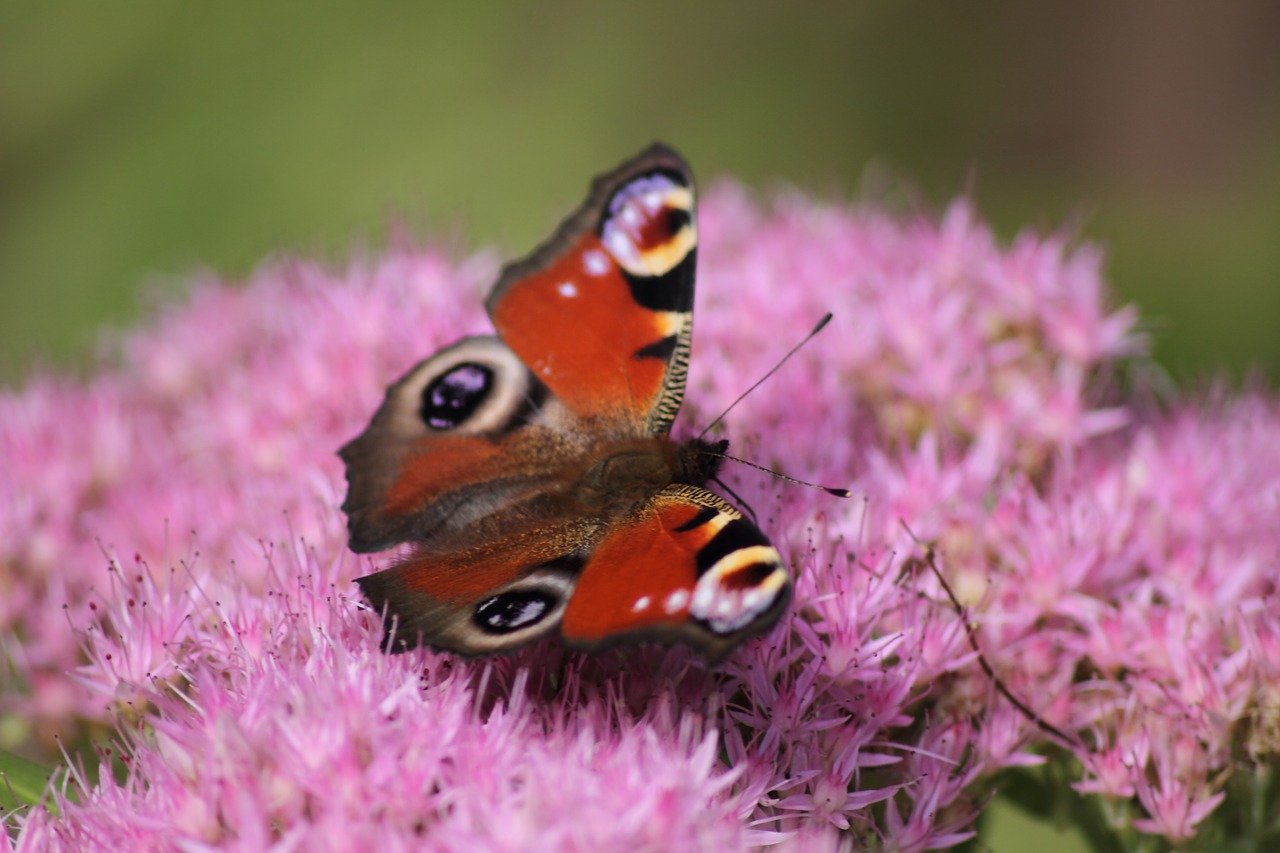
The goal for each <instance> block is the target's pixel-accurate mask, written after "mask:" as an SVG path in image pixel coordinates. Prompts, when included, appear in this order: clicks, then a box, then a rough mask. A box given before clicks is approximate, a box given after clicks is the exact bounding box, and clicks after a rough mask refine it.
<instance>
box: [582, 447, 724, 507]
mask: <svg viewBox="0 0 1280 853" xmlns="http://www.w3.org/2000/svg"><path fill="white" fill-rule="evenodd" d="M725 444H727V442H719V443H716V444H712V443H710V442H706V441H703V440H701V439H696V438H695V439H690V440H689V441H685V442H678V441H672V440H671V439H669V438H656V437H654V438H632V439H625V440H621V441H614V442H610V443H608V444H606V445H603V446H597V447H596V448H594V450H593V452H592V453H591V459H592V461H591V462H590V464H589V465H588V467H587V469H586V471H585V472H584V473H583V474H582V476H581V477H580V478H578V480H577V485H576V487H575V488H574V490H573V497H574V500H575V501H576V502H577V503H578V504H579V505H580V506H581V507H582V508H583V509H584V510H585V511H587V512H588V513H593V514H595V513H599V514H602V515H615V514H618V513H622V512H626V511H628V510H630V509H631V508H632V507H634V506H636V505H638V504H641V503H643V502H644V501H646V500H648V499H649V498H650V497H652V496H653V495H654V494H656V493H657V492H659V491H661V490H662V489H664V488H666V487H667V486H670V485H673V484H680V485H689V486H701V485H702V484H703V483H706V482H707V481H708V480H710V479H711V478H712V477H714V476H715V475H716V472H717V471H718V470H719V469H720V464H721V463H722V461H723V458H722V457H721V455H720V454H721V453H722V452H723V450H724V445H725Z"/></svg>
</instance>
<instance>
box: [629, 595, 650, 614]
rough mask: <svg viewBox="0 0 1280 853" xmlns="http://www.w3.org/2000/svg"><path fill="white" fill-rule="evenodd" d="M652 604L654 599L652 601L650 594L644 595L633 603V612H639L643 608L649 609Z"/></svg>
mask: <svg viewBox="0 0 1280 853" xmlns="http://www.w3.org/2000/svg"><path fill="white" fill-rule="evenodd" d="M650 604H652V601H650V599H649V596H647V595H642V596H640V597H639V598H637V599H636V603H635V604H633V605H631V612H632V613H639V612H640V611H642V610H648V609H649V605H650Z"/></svg>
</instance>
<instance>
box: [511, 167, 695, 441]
mask: <svg viewBox="0 0 1280 853" xmlns="http://www.w3.org/2000/svg"><path fill="white" fill-rule="evenodd" d="M696 254H697V226H696V223H695V218H694V197H693V178H692V177H691V175H690V173H689V169H688V166H686V165H685V162H684V161H683V160H682V159H681V158H680V156H679V155H678V154H676V153H675V152H674V151H672V150H671V149H669V148H666V147H664V146H661V145H654V146H653V147H651V148H649V149H648V150H647V151H645V152H643V153H642V154H640V155H639V156H638V157H636V158H634V159H632V160H630V161H628V162H627V163H624V164H623V165H622V166H620V167H618V168H617V169H616V170H614V171H613V172H610V173H609V174H606V175H602V176H600V177H598V178H597V179H596V180H595V182H594V183H593V184H592V187H591V192H590V195H589V196H588V197H587V200H586V202H585V203H584V204H583V205H582V207H581V208H579V210H578V211H577V212H576V213H575V214H573V215H572V216H570V217H569V218H568V219H566V220H565V221H564V222H563V223H562V224H561V225H560V227H559V229H558V230H557V231H556V233H555V235H554V236H552V238H551V239H550V240H549V241H547V242H546V243H545V244H544V245H543V246H541V247H540V248H539V249H537V250H536V251H534V252H533V254H531V255H530V256H529V257H527V258H525V259H524V260H522V261H519V262H516V263H514V264H511V265H510V266H508V267H506V268H505V269H504V270H503V273H502V277H501V278H500V279H499V281H498V283H497V284H496V285H495V286H494V288H493V291H492V292H491V293H490V294H489V298H488V301H487V303H486V304H487V307H488V310H489V316H490V317H491V318H492V319H493V324H494V328H496V329H497V331H498V334H499V336H500V337H501V338H502V339H503V341H505V342H506V344H507V345H508V346H509V347H511V349H512V351H513V352H515V354H516V355H517V356H519V357H520V359H521V360H522V361H523V362H524V363H525V364H526V365H528V366H529V368H530V370H532V372H533V374H534V375H535V376H536V377H537V378H538V380H539V381H541V382H542V383H544V384H545V385H546V386H547V387H548V388H550V389H551V391H552V392H553V393H554V394H555V395H556V396H557V397H558V398H559V399H560V400H561V401H562V402H563V403H564V404H565V406H567V407H568V408H569V409H570V410H571V411H573V412H574V413H575V414H576V415H578V416H579V417H581V418H599V419H605V420H609V421H612V422H614V423H621V424H625V425H628V426H630V427H632V428H633V430H634V432H635V433H636V434H640V435H657V436H664V435H666V434H667V431H668V430H669V429H670V426H671V421H672V420H673V419H674V418H675V415H676V412H677V411H678V410H679V408H680V402H681V399H682V398H683V396H684V385H685V376H686V373H687V369H688V363H689V342H690V337H691V334H692V328H693V313H692V312H693V286H694V266H695V260H696Z"/></svg>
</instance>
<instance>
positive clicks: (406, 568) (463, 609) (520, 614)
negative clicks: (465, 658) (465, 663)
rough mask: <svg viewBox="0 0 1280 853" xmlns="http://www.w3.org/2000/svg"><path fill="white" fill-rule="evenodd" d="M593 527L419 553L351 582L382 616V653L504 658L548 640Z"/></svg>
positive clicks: (564, 524)
mask: <svg viewBox="0 0 1280 853" xmlns="http://www.w3.org/2000/svg"><path fill="white" fill-rule="evenodd" d="M600 531H601V527H600V526H599V525H597V524H594V523H592V522H590V521H588V520H582V519H577V520H574V519H570V520H565V521H561V522H555V523H552V524H550V525H548V526H545V527H533V528H528V529H524V530H517V531H516V532H515V533H514V534H513V533H511V532H510V531H509V530H508V531H507V533H506V536H505V537H502V538H494V539H491V540H489V541H487V542H483V543H480V544H477V545H475V546H474V547H471V548H468V549H466V550H463V551H457V552H449V553H420V554H418V555H416V556H414V557H411V558H410V559H408V560H406V561H404V562H402V563H400V564H399V565H395V566H392V567H391V568H389V569H385V570H383V571H381V572H378V573H376V574H372V575H367V576H365V577H362V578H358V579H357V580H356V583H357V584H359V585H360V590H361V592H363V593H364V596H365V598H366V599H367V600H368V601H369V603H370V604H371V605H372V606H373V608H374V609H375V610H377V611H378V612H379V613H381V614H384V615H385V617H386V618H385V620H384V623H383V624H384V628H385V635H384V638H383V647H384V648H385V649H386V650H387V651H391V652H397V651H404V650H406V649H411V648H414V647H416V646H418V645H421V644H426V645H429V646H433V647H435V648H439V649H446V650H448V651H453V652H458V653H460V654H465V655H479V654H492V653H495V652H502V651H509V650H510V649H513V648H515V647H517V646H521V645H524V644H526V643H529V642H532V641H533V640H536V639H538V638H539V637H542V636H544V635H546V634H548V633H551V632H552V631H554V630H555V629H556V627H557V626H558V625H559V624H560V619H561V617H562V616H563V615H564V610H565V604H566V602H568V601H569V596H570V595H571V594H572V592H573V587H574V584H575V582H576V580H577V576H578V572H579V570H580V569H581V567H582V562H583V561H582V557H581V556H580V551H581V549H587V550H590V548H591V547H593V546H594V543H595V541H596V540H597V539H598V538H599V534H600Z"/></svg>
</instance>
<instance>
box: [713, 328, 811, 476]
mask: <svg viewBox="0 0 1280 853" xmlns="http://www.w3.org/2000/svg"><path fill="white" fill-rule="evenodd" d="M830 322H831V312H830V311H828V312H827V314H826V316H824V317H823V318H822V319H821V320H819V321H818V325H816V326H814V327H813V331H811V332H810V333H809V334H807V335H805V336H804V339H803V340H802V341H800V343H798V344H796V345H795V346H793V347H792V348H791V349H790V351H788V352H787V354H786V355H784V356H783V357H782V358H780V359H778V363H777V364H775V365H774V366H773V367H771V368H770V369H769V372H768V373H766V374H765V375H764V376H761V377H760V378H759V379H757V380H756V381H755V384H754V385H752V386H751V387H750V388H748V389H747V390H745V391H743V392H742V393H741V394H739V395H738V399H736V400H734V401H733V402H732V403H730V404H729V408H727V409H725V410H724V411H723V412H721V413H720V416H719V417H718V418H716V419H715V420H714V421H712V422H711V423H709V424H707V428H706V429H704V430H703V431H702V432H701V433H699V434H698V438H702V437H703V436H705V435H706V434H707V433H709V432H710V431H711V428H712V427H714V426H715V425H716V424H718V423H720V422H721V421H722V420H724V419H725V416H726V415H728V414H729V413H730V412H732V411H733V408H734V406H736V405H738V404H739V403H741V402H742V401H743V399H744V398H745V397H746V396H747V395H748V394H750V393H751V392H752V391H754V390H756V389H757V388H759V387H760V386H761V385H763V384H764V381H765V380H766V379H768V378H769V377H770V376H772V375H773V374H775V373H777V372H778V368H780V367H782V365H784V364H786V363H787V360H788V359H789V358H791V356H793V355H795V354H796V351H797V350H798V349H800V347H802V346H804V345H805V344H807V343H809V341H810V339H812V338H813V336H814V335H816V334H818V332H821V331H822V327H823V326H825V325H827V324H828V323H830ZM725 458H726V459H732V458H733V457H731V456H726V457H725ZM735 461H738V462H742V460H741V459H738V460H735ZM746 464H748V465H750V464H751V463H750V462H748V463H746ZM754 467H756V468H759V467H760V466H759V465H756V466H754ZM761 470H764V471H768V470H769V469H768V468H764V469H761ZM772 473H774V474H777V472H776V471H774V472H772ZM777 476H779V477H783V479H786V480H790V479H791V478H790V477H785V476H784V475H782V474H777ZM796 482H800V481H799V480H796ZM807 485H813V484H812V483H809V484H807ZM819 488H822V487H821V486H819ZM828 491H830V490H828Z"/></svg>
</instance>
